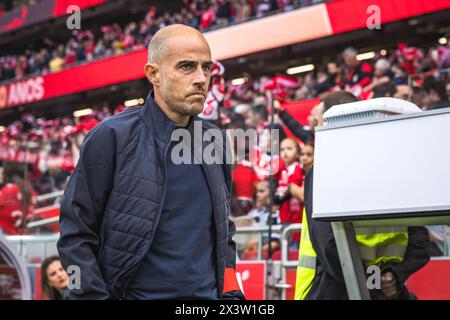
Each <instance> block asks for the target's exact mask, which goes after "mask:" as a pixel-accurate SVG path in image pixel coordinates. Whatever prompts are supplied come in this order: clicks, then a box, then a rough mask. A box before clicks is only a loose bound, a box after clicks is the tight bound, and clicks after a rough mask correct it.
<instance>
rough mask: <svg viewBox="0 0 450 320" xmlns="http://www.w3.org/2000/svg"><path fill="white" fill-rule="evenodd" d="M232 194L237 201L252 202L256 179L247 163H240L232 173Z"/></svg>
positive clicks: (250, 165) (249, 164)
mask: <svg viewBox="0 0 450 320" xmlns="http://www.w3.org/2000/svg"><path fill="white" fill-rule="evenodd" d="M232 181H233V183H234V193H235V194H236V197H237V198H238V199H239V200H248V201H253V194H254V193H255V183H256V182H258V177H257V176H256V173H255V171H254V170H253V168H252V164H251V163H250V162H249V161H242V162H241V163H239V164H238V165H237V166H236V168H235V169H234V171H233V180H232Z"/></svg>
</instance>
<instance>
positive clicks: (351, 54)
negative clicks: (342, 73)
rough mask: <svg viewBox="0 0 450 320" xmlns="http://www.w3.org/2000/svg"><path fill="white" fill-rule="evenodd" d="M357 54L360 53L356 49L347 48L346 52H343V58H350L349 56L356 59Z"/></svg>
mask: <svg viewBox="0 0 450 320" xmlns="http://www.w3.org/2000/svg"><path fill="white" fill-rule="evenodd" d="M357 54H358V51H356V49H355V48H353V47H348V48H345V49H344V51H343V52H342V56H343V57H345V56H348V55H349V56H353V57H356V55H357Z"/></svg>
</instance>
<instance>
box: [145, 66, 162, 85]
mask: <svg viewBox="0 0 450 320" xmlns="http://www.w3.org/2000/svg"><path fill="white" fill-rule="evenodd" d="M144 71H145V76H146V77H147V79H148V81H150V82H151V83H152V84H153V86H159V66H158V65H157V64H156V63H147V64H146V65H145V67H144Z"/></svg>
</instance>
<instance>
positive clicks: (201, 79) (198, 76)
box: [194, 65, 208, 89]
mask: <svg viewBox="0 0 450 320" xmlns="http://www.w3.org/2000/svg"><path fill="white" fill-rule="evenodd" d="M207 80H208V77H207V75H206V74H205V71H204V70H203V67H202V66H201V65H199V66H198V67H197V69H196V71H195V77H194V85H197V86H202V88H203V89H204V87H205V85H206V82H207Z"/></svg>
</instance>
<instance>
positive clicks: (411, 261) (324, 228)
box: [304, 92, 430, 300]
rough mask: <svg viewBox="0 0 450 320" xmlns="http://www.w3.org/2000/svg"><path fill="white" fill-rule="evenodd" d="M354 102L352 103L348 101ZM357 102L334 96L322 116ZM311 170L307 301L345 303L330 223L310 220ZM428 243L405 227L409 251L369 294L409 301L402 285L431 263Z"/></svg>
mask: <svg viewBox="0 0 450 320" xmlns="http://www.w3.org/2000/svg"><path fill="white" fill-rule="evenodd" d="M351 100H353V101H351ZM354 101H357V98H356V97H354V96H353V95H351V94H350V93H348V92H333V93H330V94H328V95H326V96H325V97H324V99H323V104H324V112H325V111H327V110H328V109H329V108H331V107H332V106H334V105H337V104H342V103H348V102H354ZM313 170H314V168H311V169H310V170H309V171H308V172H307V174H306V177H305V190H304V196H305V211H306V218H307V221H308V230H309V236H310V240H311V243H312V246H313V248H314V251H315V252H316V254H317V259H316V261H317V264H316V272H315V277H314V280H313V282H312V286H311V289H310V290H309V292H308V294H307V295H306V298H305V299H306V300H340V299H348V295H347V290H346V287H345V282H344V276H343V273H342V269H341V263H340V261H339V255H338V251H337V247H336V242H335V239H334V234H333V229H332V226H331V223H330V222H326V221H318V220H316V219H314V218H312V209H313V202H312V199H313ZM429 250H430V240H429V237H428V232H427V230H426V228H425V227H408V247H407V250H406V253H405V256H404V257H403V261H402V262H401V263H399V264H395V265H390V266H388V267H386V268H384V269H382V270H381V287H382V289H381V290H372V291H371V296H372V298H374V299H410V298H411V297H412V296H411V295H410V293H409V292H408V290H407V288H406V286H405V282H406V280H407V279H408V277H409V276H410V275H412V274H413V273H414V272H416V271H417V270H419V269H420V268H422V267H423V266H424V265H426V264H427V263H428V261H429V259H430V256H429Z"/></svg>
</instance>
